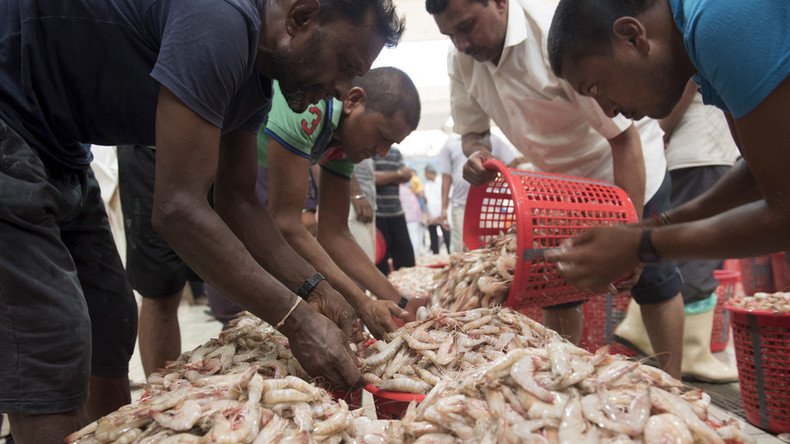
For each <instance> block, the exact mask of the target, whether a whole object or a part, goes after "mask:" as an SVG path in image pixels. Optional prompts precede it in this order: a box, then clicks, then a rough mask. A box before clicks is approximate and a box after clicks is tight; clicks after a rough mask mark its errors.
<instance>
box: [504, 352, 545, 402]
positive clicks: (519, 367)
mask: <svg viewBox="0 0 790 444" xmlns="http://www.w3.org/2000/svg"><path fill="white" fill-rule="evenodd" d="M510 377H511V378H513V380H514V381H516V383H518V385H520V386H521V387H522V388H523V389H524V390H526V391H528V392H530V393H532V394H533V395H535V396H537V397H538V399H540V400H542V401H544V402H548V403H554V401H555V399H556V398H555V396H554V393H552V392H551V391H549V390H547V389H546V388H545V387H541V386H540V385H538V383H537V381H536V380H535V358H533V357H532V356H524V357H523V358H521V359H519V360H518V361H517V362H516V363H515V364H513V366H512V367H511V369H510Z"/></svg>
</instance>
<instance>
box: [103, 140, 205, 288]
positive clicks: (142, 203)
mask: <svg viewBox="0 0 790 444" xmlns="http://www.w3.org/2000/svg"><path fill="white" fill-rule="evenodd" d="M155 164H156V151H155V150H154V149H152V148H150V147H147V146H142V145H119V146H118V190H119V192H120V194H121V208H122V209H123V218H124V228H125V233H126V276H127V277H128V279H129V283H130V284H132V288H134V289H135V290H137V292H138V293H140V295H141V296H143V297H145V298H161V297H165V296H170V295H172V294H175V293H178V292H179V291H181V289H183V288H184V285H185V284H186V282H187V281H195V280H201V279H200V277H198V276H197V275H196V274H195V273H194V272H193V271H192V269H191V268H189V266H188V265H187V264H185V263H184V261H182V260H181V258H180V257H178V255H177V254H176V252H175V251H173V249H172V248H170V245H168V243H167V242H165V240H164V239H162V237H161V236H159V233H157V232H156V230H154V227H153V226H152V225H151V212H152V210H153V206H154V174H155V171H156V167H155Z"/></svg>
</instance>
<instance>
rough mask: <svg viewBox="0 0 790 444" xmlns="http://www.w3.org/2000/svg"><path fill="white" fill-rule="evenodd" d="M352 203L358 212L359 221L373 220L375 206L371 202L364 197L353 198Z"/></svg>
mask: <svg viewBox="0 0 790 444" xmlns="http://www.w3.org/2000/svg"><path fill="white" fill-rule="evenodd" d="M351 204H352V205H354V211H355V212H356V213H357V221H359V223H363V224H369V223H371V222H373V207H371V206H370V202H368V200H367V199H365V198H364V197H360V198H358V199H351Z"/></svg>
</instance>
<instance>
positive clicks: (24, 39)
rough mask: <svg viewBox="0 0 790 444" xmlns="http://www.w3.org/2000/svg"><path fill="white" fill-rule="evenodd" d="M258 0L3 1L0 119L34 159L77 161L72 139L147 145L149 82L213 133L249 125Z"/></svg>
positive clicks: (259, 80)
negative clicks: (30, 149)
mask: <svg viewBox="0 0 790 444" xmlns="http://www.w3.org/2000/svg"><path fill="white" fill-rule="evenodd" d="M259 3H262V0H2V1H0V119H2V120H4V121H5V122H6V123H8V124H9V125H10V126H11V127H12V128H14V130H15V131H17V132H18V133H19V134H20V135H21V136H22V137H23V138H25V139H26V140H27V141H28V143H30V144H31V146H33V147H34V148H35V149H36V150H38V152H39V153H41V155H42V156H43V157H46V158H48V159H49V160H52V161H55V162H58V163H60V164H63V165H66V166H70V167H74V168H79V167H84V166H86V165H88V164H89V163H90V160H91V155H90V152H89V151H87V150H86V149H85V148H84V147H83V146H82V145H81V144H80V142H87V143H95V144H100V145H117V144H137V145H152V144H154V143H155V140H154V139H155V138H154V122H155V115H156V103H157V97H158V95H159V90H160V86H161V85H164V86H165V87H167V88H168V89H169V90H170V91H172V92H173V93H174V94H175V95H176V96H177V97H178V98H179V99H180V100H181V101H183V102H184V103H185V104H186V105H187V106H188V107H189V108H190V109H191V110H192V111H194V112H195V113H196V114H198V115H199V116H201V117H202V118H204V119H206V120H207V121H208V122H210V123H211V124H213V125H215V126H217V127H218V128H222V130H223V133H227V132H229V131H232V130H235V129H238V128H243V129H246V130H249V131H250V132H253V133H256V132H257V130H258V127H259V126H260V125H261V123H262V121H263V118H264V117H265V115H266V113H267V112H268V109H269V107H270V104H271V94H272V90H271V80H270V79H268V78H265V77H263V76H261V75H259V74H258V73H257V71H256V70H255V58H256V52H257V47H258V37H259V34H260V31H261V17H260V7H261V6H260V5H259Z"/></svg>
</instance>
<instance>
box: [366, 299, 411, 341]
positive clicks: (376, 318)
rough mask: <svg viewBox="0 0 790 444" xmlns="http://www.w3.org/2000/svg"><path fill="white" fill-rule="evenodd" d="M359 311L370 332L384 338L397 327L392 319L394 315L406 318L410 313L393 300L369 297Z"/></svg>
mask: <svg viewBox="0 0 790 444" xmlns="http://www.w3.org/2000/svg"><path fill="white" fill-rule="evenodd" d="M358 311H359V315H360V316H361V317H362V321H363V322H365V325H367V327H368V330H370V333H371V334H372V335H373V336H374V337H376V338H378V339H383V338H384V335H385V334H386V333H389V332H391V331H393V330H395V329H396V328H397V327H396V325H395V323H394V322H393V321H392V318H393V316H394V317H396V318H400V319H406V317H407V316H408V315H409V313H408V312H407V311H406V310H402V309H401V308H400V307H398V304H396V303H394V302H392V301H376V300H373V299H367V300H366V301H365V302H363V303H362V305H361V306H360V307H359V309H358Z"/></svg>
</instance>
